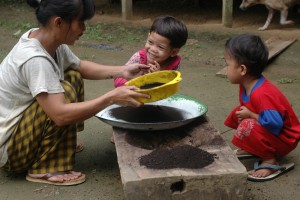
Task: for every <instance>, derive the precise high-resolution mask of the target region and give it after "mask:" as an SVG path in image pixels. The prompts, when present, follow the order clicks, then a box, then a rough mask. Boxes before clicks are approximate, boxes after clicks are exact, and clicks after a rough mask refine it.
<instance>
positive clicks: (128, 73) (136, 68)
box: [123, 63, 150, 80]
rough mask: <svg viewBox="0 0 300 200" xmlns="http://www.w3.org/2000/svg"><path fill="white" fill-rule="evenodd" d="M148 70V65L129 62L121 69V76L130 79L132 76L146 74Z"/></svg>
mask: <svg viewBox="0 0 300 200" xmlns="http://www.w3.org/2000/svg"><path fill="white" fill-rule="evenodd" d="M149 72H150V66H148V65H143V64H138V63H135V64H131V65H125V66H124V71H123V78H125V79H127V80H130V79H132V78H135V77H138V76H141V75H144V74H148V73H149Z"/></svg>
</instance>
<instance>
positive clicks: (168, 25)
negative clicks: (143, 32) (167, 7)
mask: <svg viewBox="0 0 300 200" xmlns="http://www.w3.org/2000/svg"><path fill="white" fill-rule="evenodd" d="M151 32H155V33H157V34H159V35H161V36H163V37H166V38H168V39H169V40H170V45H171V47H172V48H181V47H182V46H183V45H185V43H186V41H187V38H188V31H187V27H186V25H185V24H184V23H183V22H182V21H180V20H178V19H176V18H174V17H172V16H168V15H165V16H159V17H157V18H156V19H155V20H154V21H153V24H152V26H151V27H150V33H151Z"/></svg>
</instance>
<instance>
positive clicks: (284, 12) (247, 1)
mask: <svg viewBox="0 0 300 200" xmlns="http://www.w3.org/2000/svg"><path fill="white" fill-rule="evenodd" d="M257 4H262V5H265V6H266V8H267V9H268V11H269V13H268V17H267V21H266V23H265V24H264V25H263V26H262V27H260V28H259V29H258V30H260V31H263V30H266V29H267V28H268V26H269V25H270V23H271V20H272V18H273V16H274V13H275V11H276V10H278V11H280V24H281V25H288V24H294V21H292V20H287V16H288V10H289V8H291V7H292V6H294V5H297V4H300V0H243V1H242V3H241V5H240V9H242V10H246V9H247V8H248V7H251V6H254V5H257Z"/></svg>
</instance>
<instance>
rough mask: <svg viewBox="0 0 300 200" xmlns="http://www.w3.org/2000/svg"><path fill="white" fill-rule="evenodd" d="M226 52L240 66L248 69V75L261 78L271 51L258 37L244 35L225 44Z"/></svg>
mask: <svg viewBox="0 0 300 200" xmlns="http://www.w3.org/2000/svg"><path fill="white" fill-rule="evenodd" d="M225 51H226V52H227V53H228V54H229V55H230V56H232V57H233V58H234V59H235V60H236V61H237V62H238V63H239V64H240V65H245V66H246V67H247V73H249V74H250V75H252V76H254V77H257V78H259V77H260V76H261V74H262V72H263V71H264V69H265V68H266V66H267V63H268V56H269V51H268V48H267V47H266V45H265V44H264V43H263V41H262V40H261V38H260V37H259V36H258V35H254V34H242V35H238V36H235V37H232V38H230V39H229V40H227V41H226V43H225Z"/></svg>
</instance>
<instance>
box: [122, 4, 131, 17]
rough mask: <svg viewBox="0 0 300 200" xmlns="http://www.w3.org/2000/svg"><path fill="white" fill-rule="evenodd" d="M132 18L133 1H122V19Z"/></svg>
mask: <svg viewBox="0 0 300 200" xmlns="http://www.w3.org/2000/svg"><path fill="white" fill-rule="evenodd" d="M131 18H132V0H122V19H123V20H127V19H131Z"/></svg>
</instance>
